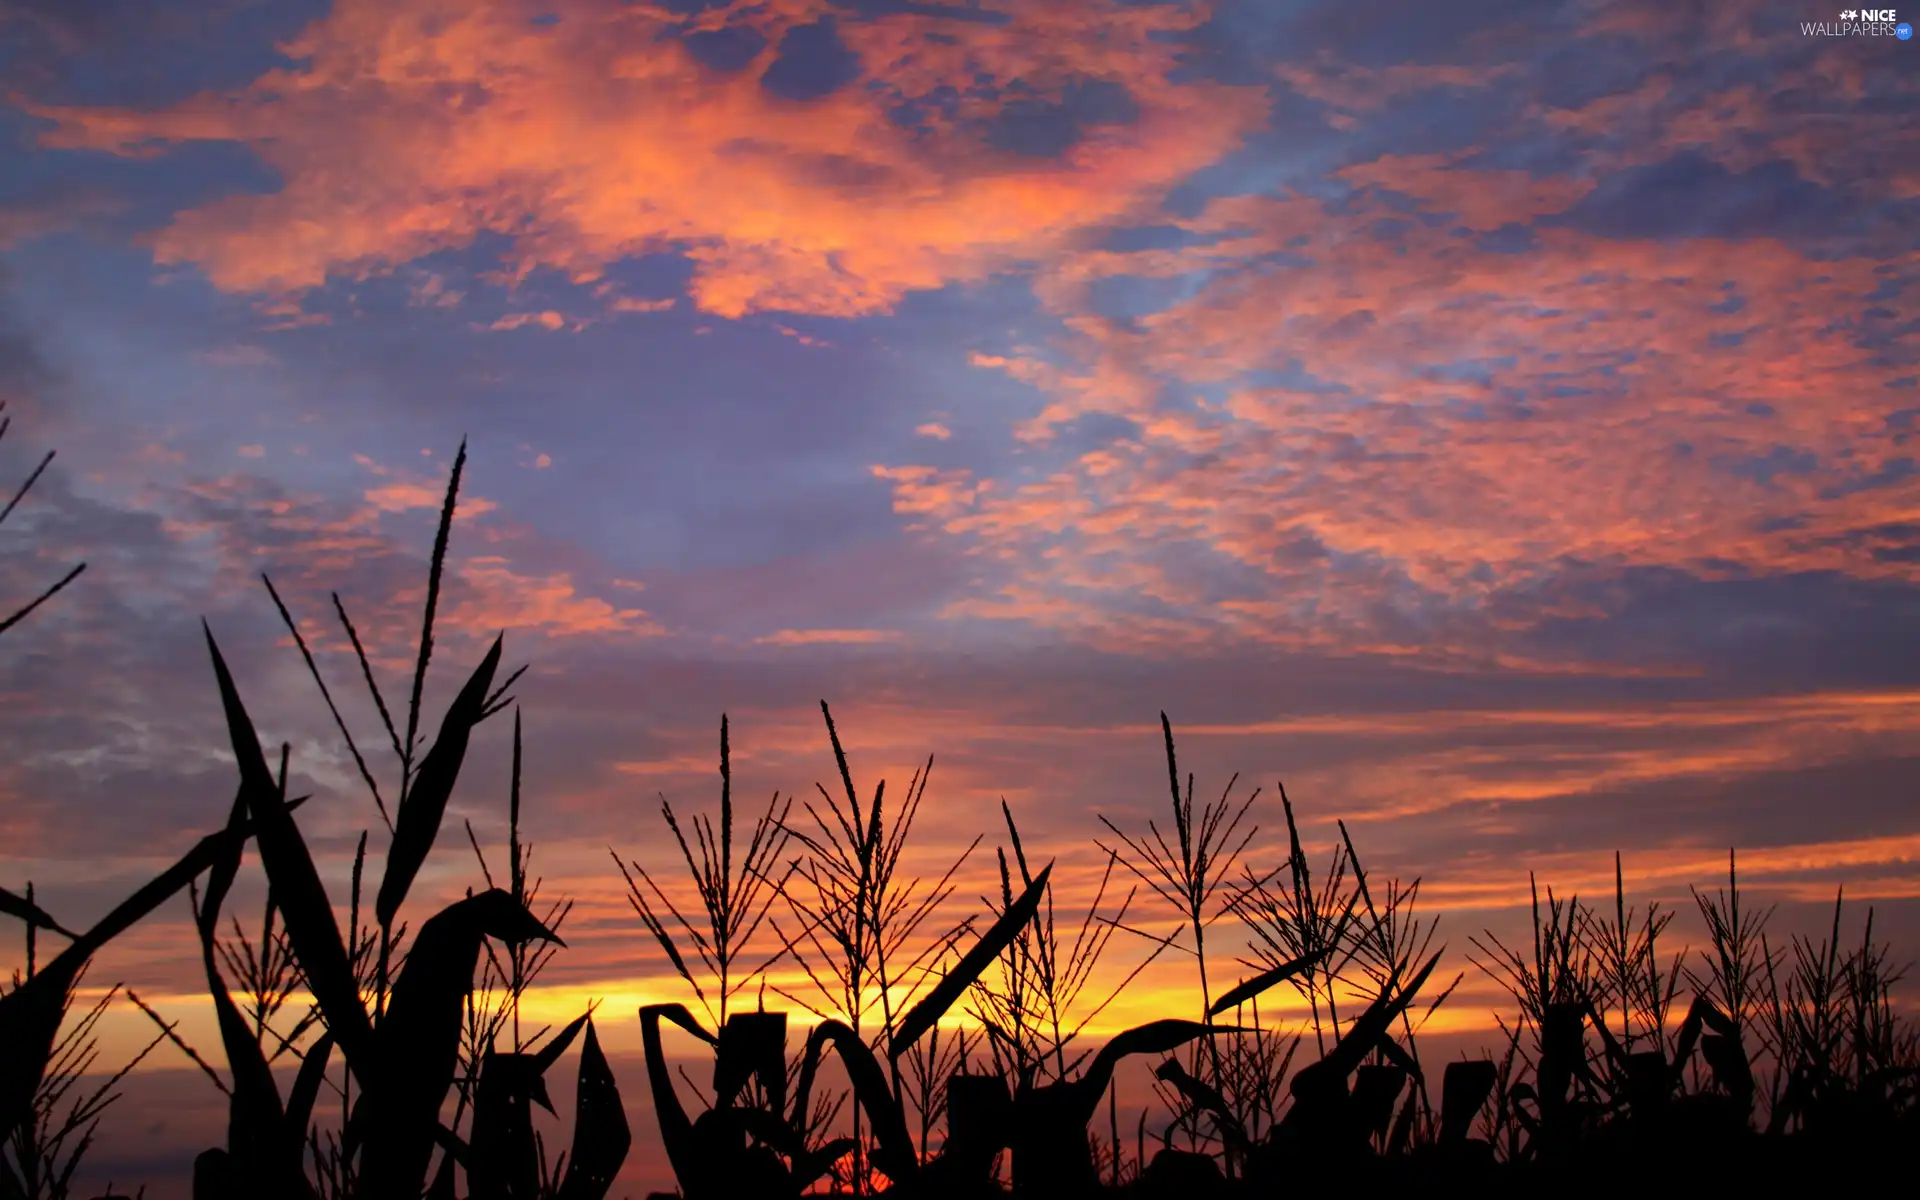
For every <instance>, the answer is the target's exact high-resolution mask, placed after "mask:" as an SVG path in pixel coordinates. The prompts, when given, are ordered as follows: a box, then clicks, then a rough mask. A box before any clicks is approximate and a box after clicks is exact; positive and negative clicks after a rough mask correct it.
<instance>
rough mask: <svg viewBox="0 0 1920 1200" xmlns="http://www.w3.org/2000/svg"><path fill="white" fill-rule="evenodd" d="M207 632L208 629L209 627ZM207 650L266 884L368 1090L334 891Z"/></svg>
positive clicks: (366, 1029)
mask: <svg viewBox="0 0 1920 1200" xmlns="http://www.w3.org/2000/svg"><path fill="white" fill-rule="evenodd" d="M202 626H203V628H204V627H205V623H204V622H202ZM206 634H207V650H208V652H209V653H210V654H211V655H212V656H213V673H214V676H215V677H216V678H217V679H218V680H219V684H220V702H221V706H222V707H223V708H224V709H225V710H226V716H227V734H228V737H229V739H230V740H231V741H232V743H233V756H234V759H235V761H236V762H238V764H239V766H240V791H241V794H242V795H243V796H244V797H245V798H246V803H247V808H248V809H249V810H250V811H251V812H252V814H253V820H254V825H255V833H254V837H255V840H256V842H257V843H258V844H259V847H260V861H261V862H262V863H263V864H264V865H265V867H266V870H267V882H268V884H269V886H271V887H272V889H273V894H274V897H275V899H276V901H277V902H278V904H279V907H280V916H281V918H282V919H283V920H284V921H285V922H286V926H287V937H288V938H289V939H290V940H291V941H292V942H293V953H294V957H295V958H296V959H298V960H299V963H300V970H301V973H302V974H303V975H305V976H306V981H307V988H308V990H309V991H311V992H312V993H313V998H314V1001H315V1002H316V1003H317V1004H318V1005H319V1006H320V1013H321V1015H322V1016H323V1017H324V1018H325V1019H326V1023H327V1029H328V1030H329V1031H330V1032H331V1033H332V1034H333V1036H334V1040H335V1041H336V1042H337V1043H338V1044H339V1046H340V1048H341V1050H343V1051H344V1052H345V1053H346V1056H347V1065H348V1066H349V1067H351V1068H352V1069H353V1072H354V1074H355V1075H358V1076H360V1077H361V1082H362V1083H370V1082H371V1081H370V1080H369V1079H368V1078H367V1077H366V1075H365V1074H364V1073H365V1072H367V1071H369V1069H370V1067H369V1058H368V1050H369V1049H370V1047H371V1045H372V1041H373V1026H372V1024H371V1023H370V1022H369V1021H368V1020H367V1010H366V1009H365V1008H364V1007H362V1005H361V1003H360V987H359V984H358V983H356V982H355V980H354V975H353V968H352V967H351V966H350V965H349V964H348V961H347V948H346V944H345V943H344V942H342V941H341V939H340V927H339V926H338V925H336V924H335V923H334V920H333V904H332V902H331V901H329V900H328V899H327V889H326V887H325V886H324V885H323V884H322V883H321V882H320V873H319V872H318V871H317V870H315V869H314V866H313V856H312V854H310V853H309V852H308V850H307V843H306V839H305V838H303V837H302V836H301V835H300V827H299V826H298V825H296V824H294V820H293V813H292V810H291V808H290V807H289V806H288V804H287V803H286V801H285V799H284V798H283V797H282V796H281V794H280V788H279V786H278V785H277V784H276V783H275V782H274V779H273V775H272V774H271V773H270V772H269V771H268V770H267V760H266V756H265V755H263V754H262V753H261V752H260V737H259V735H258V734H257V733H255V732H254V728H253V721H252V719H251V718H249V717H248V716H247V710H246V706H245V705H243V704H242V703H241V702H240V693H239V691H238V689H236V688H235V687H234V684H233V676H232V674H231V673H229V672H228V670H227V663H226V660H225V659H224V658H222V657H221V655H220V647H219V646H218V645H217V644H215V642H214V640H213V630H211V629H207V630H206Z"/></svg>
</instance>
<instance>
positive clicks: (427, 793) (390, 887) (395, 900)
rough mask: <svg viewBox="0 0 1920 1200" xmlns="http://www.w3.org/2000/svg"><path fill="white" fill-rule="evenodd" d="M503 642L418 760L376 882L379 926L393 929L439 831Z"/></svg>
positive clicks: (492, 650) (476, 672) (470, 680)
mask: <svg viewBox="0 0 1920 1200" xmlns="http://www.w3.org/2000/svg"><path fill="white" fill-rule="evenodd" d="M501 645H502V639H501V638H498V637H496V638H495V639H494V640H493V645H492V647H491V648H489V649H488V650H487V654H486V657H485V658H483V659H482V660H481V661H480V665H479V666H478V667H476V668H475V669H474V672H473V674H472V675H471V676H469V677H468V679H467V682H466V686H464V687H462V688H461V689H460V694H459V695H458V696H456V697H455V698H454V701H453V704H452V706H451V707H449V708H448V709H447V715H446V717H445V719H444V720H443V721H442V722H441V724H440V736H439V737H438V738H436V739H434V743H433V747H432V749H430V750H428V751H427V756H426V758H424V759H422V760H421V762H420V770H419V773H418V774H417V775H416V776H415V777H414V780H413V784H412V787H411V788H410V789H409V790H408V792H407V794H406V796H405V798H404V799H403V800H402V801H401V804H400V811H399V812H398V813H397V814H395V818H394V827H393V845H392V847H391V849H390V850H389V851H388V853H387V869H386V873H385V874H384V875H383V876H382V877H381V879H380V892H379V895H378V896H377V897H376V898H375V900H374V914H375V915H376V916H377V917H378V918H379V921H380V923H381V924H382V925H391V924H392V923H393V920H394V918H395V917H396V916H397V915H398V914H399V912H400V905H401V903H402V902H404V901H405V900H406V898H407V891H408V889H410V888H411V887H412V886H413V880H414V877H415V876H416V875H418V874H419V873H420V867H421V865H422V864H424V863H425V862H426V861H427V854H428V852H429V851H431V850H432V849H433V840H434V838H435V837H436V836H437V835H438V834H439V832H440V820H441V818H442V817H443V816H445V814H446V811H447V800H448V799H449V798H450V797H451V796H452V795H453V786H454V784H455V783H456V782H457V781H458V780H459V778H460V764H461V762H462V761H463V760H464V759H465V758H466V754H467V743H468V741H469V740H470V739H471V737H472V735H473V727H474V726H475V725H477V724H479V723H480V720H481V717H482V716H483V715H484V714H485V711H486V705H487V695H488V690H489V689H490V688H492V686H493V675H494V672H495V671H496V670H497V669H498V668H499V666H500V651H501Z"/></svg>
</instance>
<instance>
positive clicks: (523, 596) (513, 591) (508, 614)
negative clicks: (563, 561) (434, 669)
mask: <svg viewBox="0 0 1920 1200" xmlns="http://www.w3.org/2000/svg"><path fill="white" fill-rule="evenodd" d="M460 578H461V580H462V581H463V582H465V583H466V584H467V585H468V586H469V587H471V588H472V589H473V595H472V596H471V597H469V598H467V599H465V600H463V601H462V602H461V603H460V604H458V605H457V606H455V607H454V609H453V610H452V611H451V612H449V613H448V614H447V616H446V622H447V624H448V625H450V626H452V627H455V628H459V629H463V630H466V631H468V632H470V633H475V634H489V633H492V632H494V631H497V630H501V629H528V630H538V631H539V632H540V633H542V634H544V635H545V636H547V637H580V636H586V635H596V634H597V635H624V636H628V637H658V636H660V635H662V634H664V633H666V629H665V628H664V627H663V626H661V625H660V624H659V622H657V621H655V620H653V619H652V618H651V617H649V616H648V615H647V614H646V612H645V611H644V610H642V609H638V608H615V607H614V606H613V605H611V604H608V603H607V602H606V601H605V600H601V599H599V598H598V597H594V596H583V595H581V594H580V593H579V591H578V590H577V589H576V588H575V586H574V582H573V577H572V576H571V575H569V574H567V573H566V572H564V571H561V572H555V573H552V574H548V575H522V574H520V573H518V572H516V571H514V570H513V569H512V567H510V566H509V565H508V563H507V560H506V559H504V558H498V557H493V556H484V557H479V558H470V559H468V560H467V561H466V563H465V564H464V565H463V566H462V568H461V571H460Z"/></svg>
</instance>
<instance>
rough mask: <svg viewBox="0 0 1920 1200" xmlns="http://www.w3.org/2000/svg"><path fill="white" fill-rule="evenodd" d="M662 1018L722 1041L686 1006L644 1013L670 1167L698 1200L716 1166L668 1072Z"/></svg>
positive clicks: (645, 1046) (650, 1072)
mask: <svg viewBox="0 0 1920 1200" xmlns="http://www.w3.org/2000/svg"><path fill="white" fill-rule="evenodd" d="M662 1018H665V1019H666V1020H669V1021H672V1022H673V1023H674V1024H675V1025H678V1026H679V1027H680V1028H682V1029H684V1030H686V1031H687V1032H688V1033H691V1034H692V1035H693V1036H695V1037H697V1038H699V1039H700V1040H701V1041H703V1042H706V1043H708V1044H709V1045H717V1044H718V1041H719V1039H717V1038H715V1037H714V1036H713V1035H712V1034H710V1033H708V1032H707V1031H706V1029H705V1028H703V1027H702V1026H701V1024H700V1022H699V1021H696V1020H695V1019H694V1017H693V1014H692V1013H690V1012H688V1011H687V1006H686V1005H684V1004H649V1005H647V1006H645V1007H644V1008H642V1009H641V1010H640V1044H641V1049H642V1051H643V1052H644V1053H645V1055H646V1060H647V1082H648V1084H649V1085H650V1086H651V1088H652V1090H653V1111H654V1118H655V1120H656V1121H657V1122H658V1123H659V1126H660V1141H661V1143H662V1144H663V1146H664V1147H665V1149H666V1152H667V1165H669V1166H670V1167H672V1168H673V1175H674V1178H676V1179H678V1180H679V1181H680V1187H681V1191H682V1194H684V1195H685V1196H687V1197H688V1198H689V1200H695V1198H696V1197H699V1196H701V1195H703V1194H704V1184H705V1181H706V1179H707V1178H708V1175H709V1174H710V1173H711V1171H712V1170H713V1169H714V1168H715V1166H716V1164H710V1163H707V1162H704V1161H702V1159H701V1156H700V1154H699V1146H698V1144H697V1143H696V1142H695V1141H694V1136H693V1122H692V1121H691V1120H689V1119H688V1118H687V1110H686V1109H685V1108H683V1107H682V1106H681V1104H680V1096H679V1093H677V1092H675V1091H674V1090H673V1075H672V1074H671V1073H670V1072H669V1071H668V1069H667V1057H666V1053H665V1052H664V1051H663V1050H662V1049H661V1045H660V1021H661V1019H662ZM803 1103H804V1102H803Z"/></svg>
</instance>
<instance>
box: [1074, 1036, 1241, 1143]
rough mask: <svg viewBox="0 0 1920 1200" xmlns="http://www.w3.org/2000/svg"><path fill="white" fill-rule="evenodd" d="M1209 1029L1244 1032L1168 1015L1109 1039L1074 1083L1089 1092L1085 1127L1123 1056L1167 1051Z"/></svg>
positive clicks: (1083, 1091)
mask: <svg viewBox="0 0 1920 1200" xmlns="http://www.w3.org/2000/svg"><path fill="white" fill-rule="evenodd" d="M1209 1030H1211V1031H1212V1032H1214V1033H1240V1032H1243V1031H1242V1029H1241V1028H1240V1026H1238V1025H1203V1024H1201V1023H1200V1022H1198V1021H1182V1020H1179V1019H1178V1018H1174V1017H1168V1018H1165V1019H1164V1020H1159V1021H1149V1022H1147V1023H1146V1024H1145V1025H1136V1026H1134V1027H1133V1028H1132V1029H1128V1030H1125V1031H1124V1032H1121V1033H1117V1034H1115V1035H1114V1036H1113V1037H1111V1038H1109V1039H1108V1040H1107V1044H1106V1045H1104V1046H1102V1047H1100V1053H1098V1054H1096V1055H1094V1056H1093V1061H1092V1062H1091V1063H1088V1064H1087V1073H1086V1074H1084V1075H1082V1076H1081V1077H1080V1078H1079V1079H1076V1080H1074V1082H1073V1086H1074V1087H1075V1088H1076V1089H1077V1090H1078V1091H1080V1092H1082V1093H1084V1094H1085V1100H1086V1111H1087V1115H1086V1117H1085V1118H1083V1119H1082V1120H1081V1122H1080V1124H1081V1125H1082V1126H1084V1125H1085V1124H1086V1123H1087V1121H1090V1120H1092V1119H1093V1110H1094V1108H1095V1106H1097V1105H1098V1104H1099V1103H1100V1097H1101V1096H1102V1095H1103V1094H1105V1092H1106V1090H1107V1085H1108V1084H1109V1083H1111V1082H1113V1069H1114V1068H1115V1067H1116V1066H1118V1065H1119V1063H1120V1060H1121V1059H1123V1058H1126V1057H1127V1056H1128V1055H1131V1054H1166V1053H1169V1052H1171V1051H1173V1050H1176V1049H1178V1048H1179V1047H1181V1046H1184V1045H1186V1044H1187V1043H1188V1042H1190V1041H1192V1040H1193V1039H1195V1038H1197V1037H1204V1036H1206V1034H1207V1033H1208V1031H1209Z"/></svg>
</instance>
